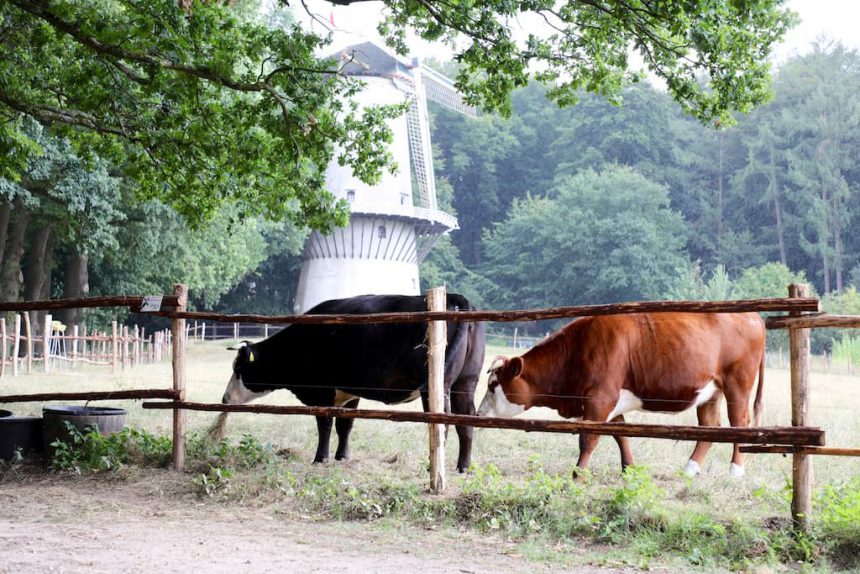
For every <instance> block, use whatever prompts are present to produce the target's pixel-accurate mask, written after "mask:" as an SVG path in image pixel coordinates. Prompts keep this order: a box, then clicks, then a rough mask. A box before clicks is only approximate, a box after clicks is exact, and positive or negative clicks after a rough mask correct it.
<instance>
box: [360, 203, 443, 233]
mask: <svg viewBox="0 0 860 574" xmlns="http://www.w3.org/2000/svg"><path fill="white" fill-rule="evenodd" d="M349 207H350V210H351V211H352V213H354V214H356V215H382V216H391V217H406V218H409V219H416V220H420V221H424V222H431V223H435V224H438V225H442V226H444V227H446V228H448V229H459V227H460V226H459V224H458V223H457V218H456V217H454V216H453V215H451V214H449V213H445V212H444V211H440V210H438V209H427V208H426V207H415V206H412V205H400V204H391V203H384V202H374V201H354V202H352V203H350V205H349Z"/></svg>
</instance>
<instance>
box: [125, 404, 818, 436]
mask: <svg viewBox="0 0 860 574" xmlns="http://www.w3.org/2000/svg"><path fill="white" fill-rule="evenodd" d="M142 406H143V408H144V409H183V410H190V411H211V412H227V413H266V414H276V415H310V416H326V417H338V418H345V419H372V420H386V421H393V422H414V423H433V424H454V425H460V426H470V427H481V428H496V429H514V430H523V431H526V432H554V433H569V434H577V433H590V434H599V435H613V436H615V435H621V436H628V437H645V438H665V439H674V440H692V441H699V440H703V441H710V442H728V443H736V442H743V443H750V444H791V445H803V446H818V445H823V444H824V431H823V430H821V429H820V428H816V427H766V428H765V427H752V428H738V427H703V426H680V425H641V424H633V423H626V422H625V423H591V422H574V421H553V420H540V419H506V418H498V417H479V416H472V415H452V414H441V413H422V412H415V411H384V410H376V409H347V408H339V407H300V406H278V405H224V404H216V403H192V402H167V403H143V404H142Z"/></svg>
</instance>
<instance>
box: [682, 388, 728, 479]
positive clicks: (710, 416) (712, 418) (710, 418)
mask: <svg viewBox="0 0 860 574" xmlns="http://www.w3.org/2000/svg"><path fill="white" fill-rule="evenodd" d="M720 399H722V394H720V393H716V394H715V395H714V396H713V397H711V398H710V399H709V400H708V401H707V402H706V403H703V404H701V405H699V407H698V408H697V409H696V414H697V415H698V418H699V425H700V426H709V427H718V426H720ZM710 448H711V443H710V442H708V441H699V442H697V443H696V448H694V449H693V454H692V455H690V460H688V461H687V464H686V465H685V466H684V473H685V474H686V475H687V476H696V475H697V474H699V469H700V468H701V467H702V464H703V463H704V461H705V455H706V454H708V450H710Z"/></svg>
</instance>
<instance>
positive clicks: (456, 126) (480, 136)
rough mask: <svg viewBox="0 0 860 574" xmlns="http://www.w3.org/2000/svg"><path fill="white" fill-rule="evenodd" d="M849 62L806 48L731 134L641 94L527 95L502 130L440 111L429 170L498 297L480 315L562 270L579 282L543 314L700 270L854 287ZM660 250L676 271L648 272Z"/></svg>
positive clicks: (857, 133) (459, 241)
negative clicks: (449, 191) (564, 99)
mask: <svg viewBox="0 0 860 574" xmlns="http://www.w3.org/2000/svg"><path fill="white" fill-rule="evenodd" d="M858 63H860V58H858V55H857V54H856V53H855V52H852V51H846V50H845V49H844V48H843V47H841V46H839V45H817V46H816V48H815V50H814V51H813V52H812V53H810V54H809V55H807V56H804V57H799V58H795V59H793V60H790V61H789V62H787V63H785V64H784V65H783V66H781V67H780V68H779V70H778V71H777V73H776V75H775V85H774V89H775V97H774V100H773V101H772V102H771V103H770V104H768V105H766V106H764V107H762V108H760V109H758V110H756V111H754V112H753V113H751V114H750V115H748V116H744V117H739V118H738V124H737V126H735V127H732V128H729V129H709V128H705V127H703V126H701V125H700V124H699V123H697V122H695V121H694V120H692V119H690V118H688V117H685V116H683V115H682V114H680V113H679V112H678V111H677V109H676V106H673V105H672V102H671V101H670V100H669V99H668V98H667V97H666V95H665V94H664V93H662V92H660V91H658V90H655V89H653V88H651V87H649V86H647V85H639V86H636V87H633V88H630V89H628V90H627V91H626V92H625V95H624V105H623V107H620V108H618V107H613V106H611V105H610V104H608V103H606V102H604V101H602V100H601V99H599V98H597V97H592V96H586V97H584V98H583V101H582V102H581V104H580V105H578V106H577V107H575V108H573V109H557V108H555V107H552V106H549V105H547V104H546V103H545V100H544V98H543V94H542V90H541V89H540V88H539V87H537V86H530V87H529V88H527V89H524V90H521V91H520V92H518V93H517V94H516V95H515V100H514V115H513V117H512V118H511V120H510V121H503V120H500V119H499V118H496V117H483V118H480V119H478V120H471V121H468V120H463V119H461V118H460V117H457V116H455V115H454V114H450V113H448V112H446V111H444V110H438V111H437V118H436V124H435V131H434V142H435V144H436V145H437V146H438V147H439V148H440V150H441V154H440V155H441V159H442V161H441V162H440V163H441V165H440V167H439V169H438V172H439V174H440V175H441V176H443V177H445V178H446V179H447V180H448V181H449V182H450V183H451V184H452V185H453V187H454V207H455V209H456V211H457V215H458V217H459V220H460V225H461V227H462V229H461V230H460V231H459V232H457V233H455V234H453V236H452V239H453V243H454V246H455V247H456V248H457V249H459V253H460V256H461V259H462V261H463V263H464V264H465V266H466V267H467V268H469V269H472V270H477V271H480V272H482V273H483V274H484V275H485V276H486V278H487V279H489V280H490V281H492V282H493V283H494V284H495V287H497V288H498V291H497V292H495V294H492V293H491V294H489V296H488V300H487V302H488V303H490V304H492V305H504V306H510V305H517V304H523V303H527V302H531V301H529V299H530V298H531V297H532V295H531V294H530V293H529V292H527V291H524V289H526V290H527V289H528V288H527V287H525V286H523V287H519V286H518V282H522V283H524V284H526V285H527V284H531V285H532V287H531V288H532V289H534V288H536V285H538V284H543V283H548V282H550V280H551V279H553V278H561V277H563V276H564V273H565V269H569V270H571V271H570V272H571V274H573V275H576V280H575V281H576V282H581V283H582V285H580V286H574V285H570V286H568V287H564V288H562V287H558V288H557V289H558V290H557V291H553V290H552V289H551V288H545V289H549V290H548V291H546V296H547V297H548V300H545V301H544V303H546V304H559V303H568V304H573V303H585V302H588V303H595V302H598V301H612V300H616V299H618V297H622V298H642V297H654V296H660V295H665V294H668V288H669V286H670V285H671V284H672V283H673V282H674V279H675V278H676V277H677V275H678V274H677V273H676V268H678V267H684V265H686V266H688V267H689V266H691V265H695V263H696V262H699V266H700V270H701V272H702V273H703V274H704V275H705V276H710V275H711V274H712V273H713V271H714V270H716V269H718V268H723V269H725V270H726V271H727V273H728V275H729V277H730V278H737V277H740V276H741V275H742V274H743V272H744V270H746V269H749V268H753V267H759V266H762V265H764V264H766V263H773V262H775V263H781V264H782V265H784V266H786V267H788V268H789V269H791V270H792V271H794V272H796V273H803V274H804V275H805V276H806V278H807V279H808V280H809V281H811V282H812V283H813V284H814V285H815V287H816V289H817V291H818V292H819V293H830V292H834V291H836V292H841V291H843V290H844V289H845V288H846V287H848V286H849V285H857V284H858V282H860V234H852V233H850V229H851V226H852V223H853V219H852V217H853V214H856V213H858V207H860V171H858V170H860V162H858V157H857V156H858V154H860V146H858V144H860V101H858V100H857V98H856V94H857V92H858V88H860V67H858ZM610 196H611V197H610ZM604 204H605V205H604ZM541 212H542V213H543V214H544V215H540V214H539V213H541ZM530 218H534V220H533V221H531V222H529V219H530ZM679 219H680V220H681V221H682V223H681V224H680V225H679V224H678V220H679ZM539 221H543V222H545V224H544V225H539V224H538V222H539ZM646 223H650V224H651V225H653V228H652V229H648V230H646V229H640V226H642V225H645V224H646ZM679 242H680V244H681V249H680V250H679V249H678V244H679ZM516 245H519V246H522V249H515V248H514V246H516ZM637 245H638V246H641V247H642V248H643V249H644V251H645V252H647V253H648V256H647V257H644V258H641V259H637V256H636V254H634V253H631V250H633V249H634V248H635V247H636V246H637ZM657 247H659V248H657ZM523 251H525V253H523ZM671 255H677V256H678V257H681V258H683V259H685V260H686V263H685V264H681V263H679V262H678V261H676V262H675V264H668V261H665V262H664V263H666V264H664V265H662V266H661V265H659V264H658V263H659V262H658V261H657V259H659V258H663V259H667V258H669V257H670V256H671ZM562 264H563V266H562ZM573 269H576V270H577V271H575V272H574V271H573ZM583 273H584V274H585V276H583ZM592 275H593V276H592ZM586 277H587V279H586ZM571 280H573V279H571Z"/></svg>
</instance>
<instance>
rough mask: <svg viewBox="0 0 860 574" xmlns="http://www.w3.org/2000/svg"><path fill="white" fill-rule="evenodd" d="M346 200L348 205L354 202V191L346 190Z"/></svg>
mask: <svg viewBox="0 0 860 574" xmlns="http://www.w3.org/2000/svg"><path fill="white" fill-rule="evenodd" d="M346 200H347V201H348V202H349V203H353V202H355V190H354V189H347V190H346Z"/></svg>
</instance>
